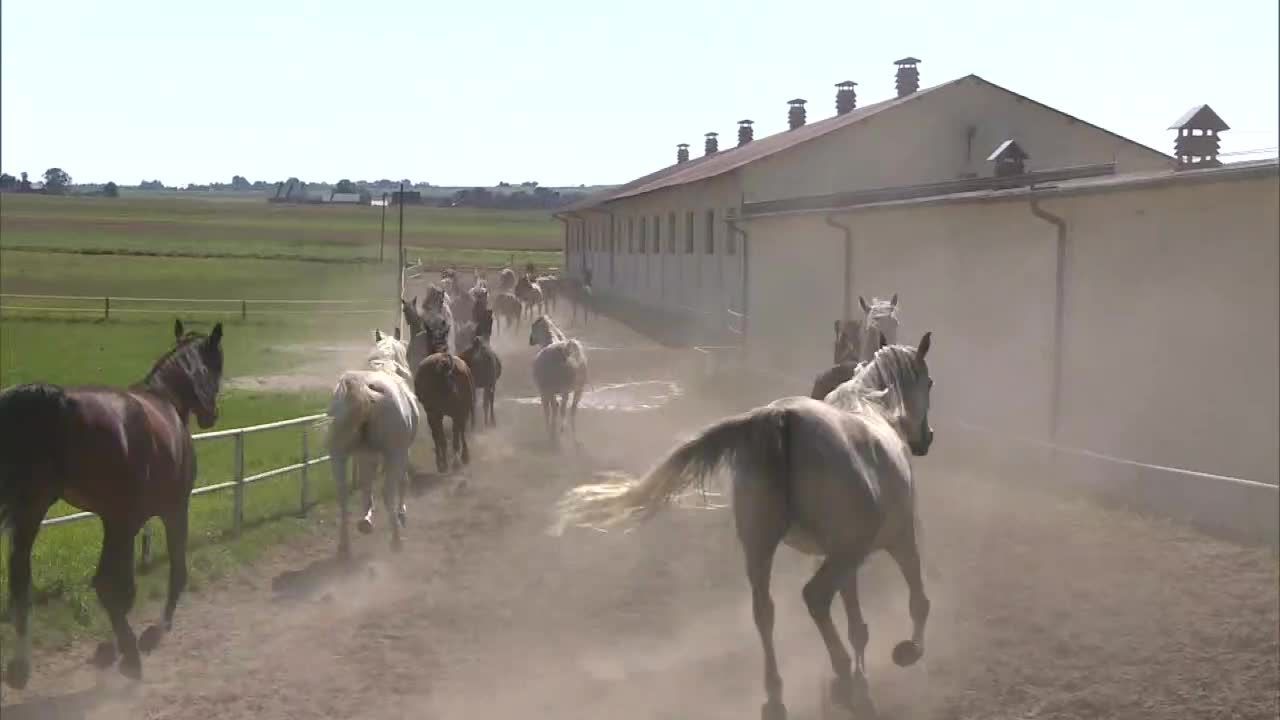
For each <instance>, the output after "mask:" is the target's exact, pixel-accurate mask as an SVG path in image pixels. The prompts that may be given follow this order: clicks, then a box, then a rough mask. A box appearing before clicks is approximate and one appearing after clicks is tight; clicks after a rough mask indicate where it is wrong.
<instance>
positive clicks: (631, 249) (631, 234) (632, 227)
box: [627, 218, 636, 255]
mask: <svg viewBox="0 0 1280 720" xmlns="http://www.w3.org/2000/svg"><path fill="white" fill-rule="evenodd" d="M627 254H628V255H635V254H636V219H635V218H627Z"/></svg>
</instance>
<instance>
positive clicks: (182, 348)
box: [142, 330, 222, 383]
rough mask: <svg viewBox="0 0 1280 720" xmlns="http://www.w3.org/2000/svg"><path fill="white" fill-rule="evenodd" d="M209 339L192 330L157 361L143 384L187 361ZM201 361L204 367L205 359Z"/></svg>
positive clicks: (197, 354)
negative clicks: (173, 366)
mask: <svg viewBox="0 0 1280 720" xmlns="http://www.w3.org/2000/svg"><path fill="white" fill-rule="evenodd" d="M207 337H209V336H208V335H205V334H204V333H199V332H196V331H194V330H191V331H188V332H187V333H185V334H184V335H183V336H182V337H181V338H180V339H179V340H178V342H177V344H175V345H174V346H173V347H172V348H170V349H169V351H168V352H166V353H165V354H164V355H161V356H160V358H159V359H158V360H156V361H155V363H154V364H153V365H152V366H151V370H150V371H148V372H147V376H146V377H145V378H143V380H142V382H143V383H149V382H151V381H152V380H153V379H155V377H156V376H157V375H159V374H160V373H161V372H164V371H165V370H168V369H169V368H170V367H171V366H172V365H173V364H174V363H176V362H178V361H180V360H185V359H187V355H189V354H190V353H192V352H193V351H194V349H195V348H196V347H198V346H199V344H200V342H201V341H202V340H204V339H206V338H207ZM196 356H197V357H199V353H196ZM199 359H200V364H202V365H203V364H204V358H199ZM210 369H211V370H218V371H221V370H222V368H220V367H219V368H210Z"/></svg>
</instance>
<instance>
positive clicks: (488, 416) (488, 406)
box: [484, 385, 498, 427]
mask: <svg viewBox="0 0 1280 720" xmlns="http://www.w3.org/2000/svg"><path fill="white" fill-rule="evenodd" d="M495 394H496V393H495V392H494V386H493V385H489V386H487V387H486V388H485V389H484V422H485V424H486V425H488V426H490V427H497V425H498V416H497V415H496V414H494V412H493V396H494V395H495Z"/></svg>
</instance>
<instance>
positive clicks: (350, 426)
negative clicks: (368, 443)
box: [329, 373, 380, 452]
mask: <svg viewBox="0 0 1280 720" xmlns="http://www.w3.org/2000/svg"><path fill="white" fill-rule="evenodd" d="M379 396H380V394H379V393H378V392H377V390H375V389H374V388H371V387H369V385H368V383H366V382H365V381H364V380H363V379H362V378H360V377H359V376H357V375H355V374H351V373H348V374H344V375H343V376H342V377H341V378H340V379H339V380H338V387H336V388H334V391H333V399H332V400H331V401H330V402H329V417H331V418H333V422H332V423H331V424H330V425H329V448H330V450H331V451H332V450H334V449H336V450H338V451H339V452H341V451H343V450H345V449H348V448H350V447H351V446H352V445H354V444H355V443H356V441H357V440H358V439H359V437H360V429H361V428H362V427H364V424H365V422H366V421H368V419H369V415H370V414H371V413H372V412H373V406H374V404H375V403H377V401H378V398H379Z"/></svg>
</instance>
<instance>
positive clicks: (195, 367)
mask: <svg viewBox="0 0 1280 720" xmlns="http://www.w3.org/2000/svg"><path fill="white" fill-rule="evenodd" d="M173 335H174V338H175V340H176V343H177V344H176V346H175V347H174V348H173V349H172V350H170V351H169V352H167V353H165V354H164V355H163V356H162V357H161V358H160V359H159V360H157V361H156V363H155V365H153V366H152V368H151V372H149V373H147V376H146V378H145V379H143V380H142V382H140V383H137V384H135V385H132V386H130V387H129V388H128V389H119V388H109V387H98V386H73V387H59V386H57V385H49V384H44V383H35V384H28V385H18V386H15V387H11V388H9V389H7V390H5V391H3V392H0V527H3V526H5V525H8V526H9V527H10V528H11V529H12V531H13V549H12V553H11V555H10V556H9V562H10V565H9V582H10V585H9V596H10V599H11V601H12V606H13V620H14V628H15V629H16V630H17V635H18V637H17V652H16V653H15V654H14V657H13V659H12V660H11V661H10V662H9V667H8V670H7V672H6V673H5V679H6V680H7V681H8V683H9V685H10V686H11V687H14V688H19V689H21V688H23V687H25V686H26V684H27V681H28V680H29V679H30V677H31V628H30V626H29V622H30V615H31V547H32V545H33V544H34V543H35V540H36V534H37V533H38V532H39V531H40V523H41V522H42V521H43V520H44V516H45V513H47V512H48V511H49V508H50V506H52V505H53V503H54V502H56V501H57V500H58V499H62V500H65V501H67V503H69V504H71V505H73V506H75V507H77V508H79V509H81V510H86V511H88V512H91V513H94V514H95V515H97V516H98V517H100V518H101V519H102V556H101V558H100V559H99V561H98V570H97V572H96V573H95V574H94V576H93V588H94V590H96V591H97V594H98V601H99V602H101V603H102V607H103V608H104V609H105V610H106V611H107V615H108V616H109V617H110V618H111V627H112V629H113V631H114V634H115V642H103V643H102V644H100V645H99V646H98V650H97V652H96V653H95V655H94V658H93V662H94V664H96V665H98V666H99V667H109V666H110V665H111V664H113V663H114V662H115V660H116V657H117V653H118V655H119V657H120V665H119V669H120V672H121V673H122V674H123V675H125V676H126V677H129V678H133V679H135V680H138V679H141V678H142V659H141V657H140V655H139V651H141V652H150V651H152V650H154V649H155V648H156V647H157V646H158V645H159V644H160V641H161V639H162V638H163V637H164V635H165V633H167V632H168V631H169V630H171V629H172V628H173V615H174V611H175V610H176V608H177V606H178V597H179V596H180V595H181V594H182V591H183V589H184V588H185V586H186V583H187V508H188V505H189V503H190V499H191V488H192V486H193V485H194V484H195V479H196V454H195V448H194V446H193V443H192V441H191V433H190V431H189V430H188V425H187V423H188V418H190V416H191V415H193V414H194V415H195V417H196V422H197V423H198V424H199V425H200V427H201V428H205V429H208V428H211V427H213V425H214V423H215V422H217V420H218V390H219V388H220V385H221V381H222V323H218V324H217V325H215V326H214V327H213V332H212V333H210V334H209V335H208V336H205V335H201V334H199V333H195V332H191V333H184V332H183V329H182V322H181V321H176V322H175V323H174V327H173ZM152 517H159V518H160V520H161V522H163V523H164V528H165V539H166V541H167V543H168V550H169V596H168V599H167V600H166V602H165V606H164V617H163V620H162V621H161V622H160V623H159V624H156V625H152V626H151V627H149V628H147V629H146V631H145V632H143V633H142V637H141V638H135V636H134V634H133V629H132V628H131V627H130V626H129V620H128V617H127V616H128V614H129V611H130V610H131V609H132V607H133V601H134V596H135V593H136V586H135V584H134V577H133V542H134V537H135V536H136V535H137V534H138V530H139V529H141V528H142V525H143V523H145V522H146V521H147V520H148V519H150V518H152Z"/></svg>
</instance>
